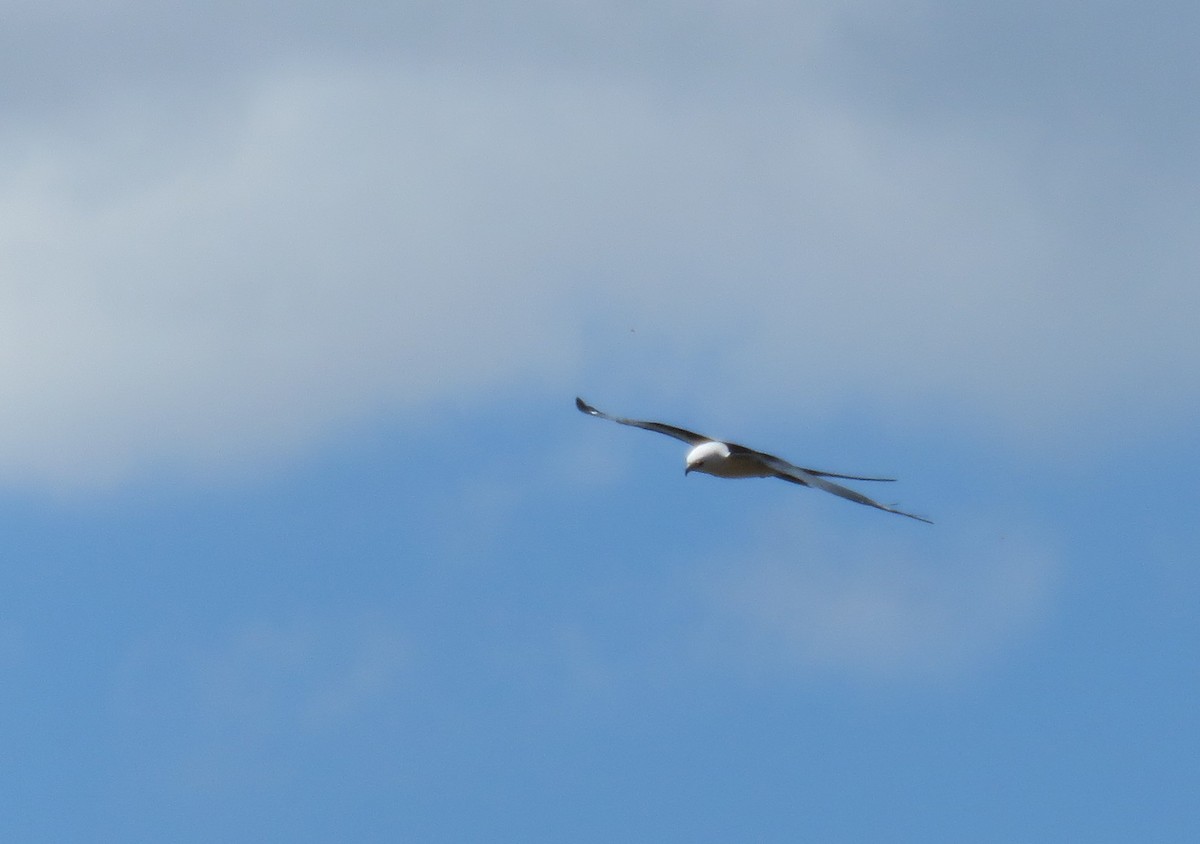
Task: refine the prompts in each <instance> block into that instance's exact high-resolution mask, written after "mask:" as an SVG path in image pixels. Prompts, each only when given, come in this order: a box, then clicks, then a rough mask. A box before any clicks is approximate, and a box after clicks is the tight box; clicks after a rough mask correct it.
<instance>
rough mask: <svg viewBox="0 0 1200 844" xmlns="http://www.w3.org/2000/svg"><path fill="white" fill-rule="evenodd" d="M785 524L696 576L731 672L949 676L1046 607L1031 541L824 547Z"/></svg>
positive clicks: (876, 537) (978, 660)
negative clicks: (766, 538) (714, 616)
mask: <svg viewBox="0 0 1200 844" xmlns="http://www.w3.org/2000/svg"><path fill="white" fill-rule="evenodd" d="M794 521H795V519H794V517H790V516H789V518H788V520H787V521H786V522H782V520H781V523H779V524H776V523H772V524H771V525H770V526H769V530H765V529H764V530H761V531H758V534H759V535H770V534H778V536H777V538H775V539H773V540H771V541H769V542H766V543H763V545H762V546H760V547H758V548H751V549H748V550H747V551H746V552H744V553H740V554H734V553H730V552H727V553H726V554H725V555H722V557H721V558H720V562H719V564H718V563H714V564H713V565H712V566H711V567H710V568H709V569H708V570H707V571H708V573H707V575H706V577H705V580H704V587H703V590H702V591H703V593H704V594H705V595H706V596H707V600H708V601H709V606H710V607H712V608H713V611H714V612H715V613H716V614H717V616H718V617H719V618H720V619H721V620H722V621H721V623H719V624H718V625H717V627H716V629H717V630H719V631H720V634H719V635H720V636H721V638H722V640H723V642H725V644H722V645H721V646H714V647H713V652H714V653H718V654H721V655H722V658H725V659H729V660H730V661H732V663H733V664H735V665H737V666H739V668H740V670H743V671H746V672H749V673H762V672H771V673H775V672H780V671H782V672H785V673H793V672H800V673H802V674H822V673H827V674H833V675H836V676H841V677H846V678H851V679H856V680H868V681H880V680H886V681H904V680H912V679H930V678H939V677H940V678H945V677H952V676H957V675H961V674H963V673H964V672H970V671H971V670H972V669H973V668H975V667H978V666H979V665H981V664H986V663H987V662H989V661H991V660H994V659H997V658H999V657H1000V656H1001V655H1002V654H1003V653H1004V652H1005V651H1007V650H1010V649H1012V648H1013V647H1016V646H1017V645H1018V644H1019V642H1020V641H1022V640H1023V639H1024V638H1026V637H1028V636H1030V635H1032V634H1033V633H1034V631H1035V630H1036V629H1037V626H1038V625H1039V623H1041V622H1042V620H1043V619H1044V617H1045V614H1046V612H1047V609H1048V607H1049V606H1050V605H1051V597H1052V595H1053V591H1054V586H1055V582H1056V580H1057V573H1058V569H1059V565H1058V562H1057V561H1056V559H1055V556H1054V554H1053V553H1052V552H1051V551H1050V550H1049V549H1048V548H1047V547H1046V545H1045V544H1044V543H1039V542H1037V541H1036V540H1032V539H1029V538H1025V539H1020V538H1017V536H1016V535H1015V534H1014V533H1011V532H1006V534H1004V535H1000V534H998V533H997V532H996V531H994V530H991V529H983V528H975V529H965V530H959V531H955V532H954V535H953V537H952V538H950V539H943V538H940V537H939V538H936V539H933V540H930V538H929V537H928V536H924V537H920V538H917V539H911V540H907V541H906V540H897V538H896V536H895V535H894V533H893V535H891V536H890V537H887V536H886V532H885V531H882V530H881V531H876V532H874V534H873V535H867V536H865V537H864V536H863V535H862V534H858V535H851V534H846V533H840V534H839V535H838V539H837V540H836V541H835V540H832V539H828V538H826V537H827V536H828V532H823V531H818V530H809V529H806V528H804V527H796V526H794ZM940 529H941V530H942V531H943V533H944V532H945V530H946V528H945V527H944V526H943V527H941V528H940ZM730 643H732V644H730Z"/></svg>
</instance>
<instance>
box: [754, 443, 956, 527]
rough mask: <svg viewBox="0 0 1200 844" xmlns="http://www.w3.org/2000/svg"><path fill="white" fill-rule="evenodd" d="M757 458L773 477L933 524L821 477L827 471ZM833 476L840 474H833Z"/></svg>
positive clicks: (766, 457) (770, 456)
mask: <svg viewBox="0 0 1200 844" xmlns="http://www.w3.org/2000/svg"><path fill="white" fill-rule="evenodd" d="M758 458H759V460H761V461H762V462H763V464H764V465H766V466H767V467H769V468H770V469H772V470H774V472H775V477H777V478H781V479H782V480H785V481H790V482H792V483H794V484H800V485H801V486H810V487H812V488H813V489H821V490H824V491H825V492H829V493H832V494H833V495H837V496H840V497H841V498H845V499H847V500H849V501H853V502H855V503H858V504H865V505H866V506H868V507H874V508H875V509H876V510H883V511H884V512H886V513H895V514H896V515H898V516H908V518H910V519H916V520H917V521H918V522H925V524H927V525H931V524H933V522H931V521H930V520H929V519H926V518H925V517H924V516H916V515H913V514H912V513H905V512H904V511H903V510H897V509H896V508H895V507H889V506H887V505H886V504H880V503H879V502H878V501H875V500H873V499H871V498H867V496H865V495H863V494H862V493H861V492H855V491H854V490H852V489H849V488H848V487H844V486H842V485H841V484H835V483H834V482H833V481H827V480H825V478H824V477H822V475H823V474H827V473H821V474H815V473H812V472H809V471H808V470H806V469H801V468H800V467H799V466H793V465H792V464H791V463H788V462H787V461H786V460H781V459H780V458H778V457H775V456H773V455H770V454H763V453H762V452H759V453H758ZM833 477H842V476H841V475H834V476H833Z"/></svg>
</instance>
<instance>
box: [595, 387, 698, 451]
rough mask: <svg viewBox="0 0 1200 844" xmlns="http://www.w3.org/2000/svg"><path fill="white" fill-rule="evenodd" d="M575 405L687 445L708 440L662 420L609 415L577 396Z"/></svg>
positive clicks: (613, 420)
mask: <svg viewBox="0 0 1200 844" xmlns="http://www.w3.org/2000/svg"><path fill="white" fill-rule="evenodd" d="M575 406H576V407H577V408H579V411H580V412H581V413H586V414H587V415H588V416H596V417H599V418H600V419H607V420H608V421H609V422H617V423H620V424H621V425H630V426H632V427H634V428H644V429H645V430H647V431H657V432H658V433H660V434H666V435H667V436H668V437H674V438H675V439H677V440H683V441H684V442H685V443H687V444H688V445H699V444H700V443H706V442H709V441H710V439H709V437H706V436H704V435H702V434H697V433H695V432H693V431H689V430H687V429H686V428H676V427H675V426H674V425H667V424H664V423H662V422H646V421H643V420H641V419H625V418H624V417H621V416H610V415H609V414H607V413H605V412H604V411H602V410H596V408H594V407H592V406H591V405H590V404H588V403H587V402H585V401H584V400H583V399H581V398H578V397H577V398H576V399H575Z"/></svg>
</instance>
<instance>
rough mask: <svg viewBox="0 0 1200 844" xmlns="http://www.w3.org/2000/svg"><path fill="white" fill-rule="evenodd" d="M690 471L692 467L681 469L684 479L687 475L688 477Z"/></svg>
mask: <svg viewBox="0 0 1200 844" xmlns="http://www.w3.org/2000/svg"><path fill="white" fill-rule="evenodd" d="M690 471H692V467H691V466H684V467H683V476H684V477H685V478H686V477H687V475H688V472H690Z"/></svg>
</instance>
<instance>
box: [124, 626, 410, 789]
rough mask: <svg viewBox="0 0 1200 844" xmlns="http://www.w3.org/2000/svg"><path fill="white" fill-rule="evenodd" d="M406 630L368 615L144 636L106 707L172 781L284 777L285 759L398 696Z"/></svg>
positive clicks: (212, 783)
mask: <svg viewBox="0 0 1200 844" xmlns="http://www.w3.org/2000/svg"><path fill="white" fill-rule="evenodd" d="M411 661H412V649H411V647H410V644H409V642H408V640H407V638H406V637H405V636H403V635H401V634H399V633H398V632H397V631H396V630H394V629H392V628H390V627H388V626H387V625H385V624H383V623H380V622H378V621H375V620H373V619H370V618H366V617H364V618H345V619H334V620H326V621H316V620H311V619H310V620H307V621H299V622H280V621H265V620H264V621H255V622H247V623H244V624H241V625H237V626H234V627H231V628H229V629H228V630H226V631H224V632H223V634H221V635H217V636H214V637H213V638H212V640H211V641H206V642H199V641H197V640H192V639H189V637H188V636H186V635H181V634H178V633H176V634H171V635H170V636H161V637H157V638H148V639H146V640H144V641H143V642H142V643H141V644H140V645H138V646H136V647H134V648H132V649H131V650H130V651H129V653H128V654H127V656H126V658H125V659H124V660H123V662H122V663H121V665H120V666H119V668H118V669H117V670H116V672H115V673H114V675H113V677H112V680H111V688H110V693H109V714H110V715H111V716H112V724H113V727H114V729H115V730H116V731H117V735H118V736H119V737H120V741H121V743H122V745H124V746H132V747H137V748H141V749H142V752H143V753H144V754H145V756H146V759H147V760H150V762H151V763H152V764H153V765H154V766H155V767H156V768H160V769H161V770H160V773H162V774H164V775H166V776H167V777H168V778H170V779H171V780H172V784H174V783H176V782H178V781H180V779H181V778H182V780H187V781H189V782H191V783H193V784H195V785H199V786H201V787H202V788H210V787H212V788H218V789H225V788H228V787H230V786H231V785H236V784H238V783H249V782H253V781H254V780H255V778H256V777H257V776H259V775H266V776H271V777H273V776H276V775H281V774H282V771H283V770H284V769H285V768H286V767H287V765H286V757H287V756H288V754H289V753H293V752H295V751H296V750H297V749H309V748H311V747H313V746H319V744H320V743H321V742H322V741H323V740H324V739H326V738H328V737H329V736H347V735H358V734H359V729H360V727H361V723H362V721H363V720H364V719H368V720H369V719H371V718H373V717H374V716H375V715H376V714H377V713H379V712H380V708H381V707H382V706H383V705H384V704H385V703H389V702H390V703H392V704H395V703H396V702H397V701H399V700H401V699H402V697H403V691H404V681H405V678H406V677H407V675H408V672H409V670H410V666H411Z"/></svg>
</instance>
